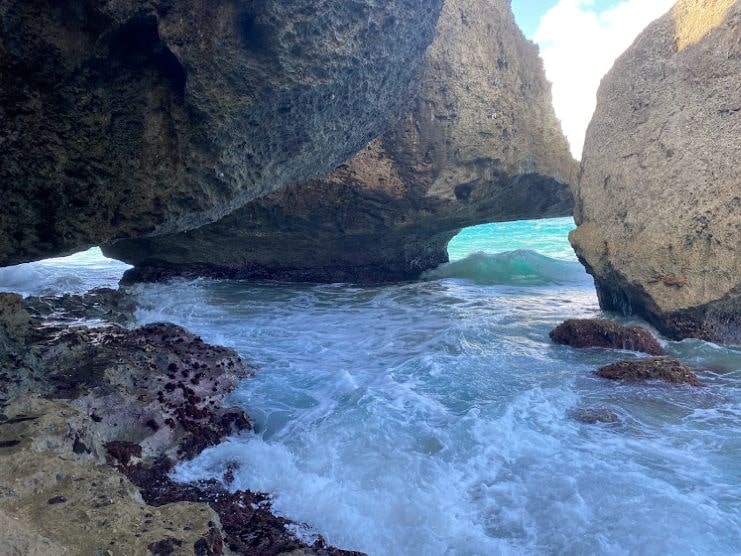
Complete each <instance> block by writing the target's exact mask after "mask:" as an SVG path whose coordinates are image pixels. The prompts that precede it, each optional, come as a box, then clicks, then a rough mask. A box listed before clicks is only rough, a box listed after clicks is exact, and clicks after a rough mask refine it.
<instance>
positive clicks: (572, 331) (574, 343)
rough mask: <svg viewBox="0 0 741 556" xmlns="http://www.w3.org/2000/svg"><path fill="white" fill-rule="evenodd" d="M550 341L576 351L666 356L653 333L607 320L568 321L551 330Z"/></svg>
mask: <svg viewBox="0 0 741 556" xmlns="http://www.w3.org/2000/svg"><path fill="white" fill-rule="evenodd" d="M549 336H550V337H551V340H553V341H554V342H556V343H557V344H562V345H567V346H571V347H574V348H588V347H601V348H609V349H627V350H630V351H640V352H642V353H648V354H649V355H666V351H665V350H664V348H663V347H661V345H660V344H659V342H658V341H657V340H656V338H654V337H653V336H652V335H651V333H650V332H649V331H648V330H646V329H645V328H641V327H640V326H623V325H622V324H619V323H617V322H613V321H611V320H604V319H569V320H567V321H564V322H563V323H561V324H559V325H558V326H557V327H556V328H554V329H553V330H551V333H550V334H549Z"/></svg>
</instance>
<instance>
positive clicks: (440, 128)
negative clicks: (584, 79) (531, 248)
mask: <svg viewBox="0 0 741 556" xmlns="http://www.w3.org/2000/svg"><path fill="white" fill-rule="evenodd" d="M420 87H421V89H420V92H419V93H418V95H417V97H416V99H415V102H414V107H413V110H412V111H411V112H410V113H408V114H407V115H406V116H405V117H404V118H403V119H402V120H401V121H400V122H399V123H398V125H397V126H396V127H395V128H394V129H392V130H391V131H390V132H388V133H387V134H385V135H383V136H382V137H380V138H379V139H377V140H374V141H373V142H371V143H370V144H369V145H368V146H367V147H366V148H365V149H364V150H363V151H362V152H361V153H360V154H358V156H356V157H355V158H354V159H353V160H351V161H350V162H348V163H347V164H343V165H341V166H340V167H339V168H337V169H336V171H334V172H333V173H332V174H330V175H329V176H328V177H326V178H323V179H319V180H313V181H310V182H308V183H304V184H301V185H295V186H291V187H289V188H287V189H285V190H281V191H277V192H275V193H273V194H271V195H268V196H267V197H265V198H262V199H258V200H256V201H254V202H252V203H250V204H248V205H246V206H245V207H244V208H242V209H240V210H238V211H236V212H234V213H233V214H231V215H229V216H227V217H226V218H224V219H222V220H220V221H219V222H217V223H214V224H211V225H207V226H204V227H202V228H199V229H197V230H193V231H190V232H187V233H183V234H173V235H166V236H159V237H156V238H145V239H140V240H131V241H127V240H126V241H119V242H117V243H115V244H113V245H110V246H107V247H106V249H105V252H106V253H107V254H108V255H110V256H113V257H116V258H119V259H122V260H125V261H127V262H129V263H131V264H134V265H136V266H137V267H138V268H136V269H135V270H133V271H132V272H131V273H130V274H129V276H128V277H129V279H150V280H155V279H160V278H162V277H166V276H168V275H172V274H180V275H211V276H231V277H257V278H276V279H287V280H309V281H352V282H377V281H387V280H399V279H408V278H415V277H417V276H418V275H419V274H420V273H421V272H422V271H423V270H426V269H429V268H432V267H435V266H437V265H439V264H440V263H442V262H446V261H447V251H446V246H447V243H448V241H449V240H450V238H452V237H453V236H454V235H455V233H456V232H457V230H458V229H459V228H461V227H465V226H470V225H474V224H479V223H484V222H493V221H505V220H517V219H525V218H539V217H550V216H565V215H569V214H571V195H570V192H569V190H568V187H567V185H566V183H574V182H575V181H576V174H577V168H576V163H575V162H574V161H573V160H572V158H571V156H570V154H569V149H568V146H567V143H566V140H565V138H564V136H563V134H562V132H561V129H560V126H559V122H558V121H557V119H556V118H555V115H554V112H553V108H552V105H551V96H550V85H549V83H548V82H547V81H546V79H545V76H544V73H543V68H542V63H541V61H540V58H539V57H538V52H537V48H536V47H535V46H534V45H533V44H532V43H530V42H529V41H527V40H526V39H525V38H524V36H523V35H522V33H521V32H520V30H519V29H518V27H517V26H516V24H515V22H514V19H513V16H512V13H511V10H510V6H509V2H508V1H506V0H496V1H492V0H468V1H463V0H446V1H445V3H444V6H443V10H442V14H441V16H440V19H439V21H438V24H437V29H436V33H435V38H434V39H433V42H432V44H431V45H430V47H429V48H428V50H427V55H426V61H425V67H424V71H423V75H422V80H421V86H420Z"/></svg>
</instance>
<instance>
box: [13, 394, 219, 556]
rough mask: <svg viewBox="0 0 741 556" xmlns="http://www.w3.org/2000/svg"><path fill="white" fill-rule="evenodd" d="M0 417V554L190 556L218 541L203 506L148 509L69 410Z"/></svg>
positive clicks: (53, 405) (49, 406)
mask: <svg viewBox="0 0 741 556" xmlns="http://www.w3.org/2000/svg"><path fill="white" fill-rule="evenodd" d="M2 411H3V413H2V415H3V417H4V419H3V421H2V422H0V465H2V473H0V523H3V520H4V519H5V520H6V521H5V523H7V524H8V526H7V527H0V546H2V549H0V552H2V553H3V554H19V555H20V554H38V555H49V554H55V555H56V554H58V555H63V554H69V555H70V556H71V555H74V554H105V553H106V551H107V550H110V551H111V552H110V553H112V554H119V553H121V554H149V553H150V552H149V549H148V546H149V545H150V544H154V543H157V542H160V541H162V540H164V539H166V538H171V539H175V540H176V541H177V542H178V543H179V544H177V550H174V551H173V552H172V554H174V555H192V554H195V553H196V551H195V546H196V545H197V544H198V543H200V544H203V541H204V540H208V539H211V538H212V537H215V536H221V532H220V531H221V524H220V522H219V517H218V515H217V514H216V512H215V511H214V510H212V509H211V508H210V507H209V506H208V505H207V504H205V503H192V502H179V501H175V502H174V503H172V504H168V505H166V506H160V507H153V506H151V505H148V504H146V503H145V502H144V500H143V499H142V497H141V495H140V494H139V491H138V490H137V488H136V487H135V486H134V485H133V484H132V483H131V482H129V481H128V480H127V479H126V478H125V477H124V476H123V475H121V474H120V473H118V472H117V471H116V470H115V469H113V468H112V467H111V466H109V465H106V463H105V459H104V452H102V450H101V451H98V450H100V448H101V442H100V439H99V438H98V437H97V433H96V427H95V423H94V422H93V421H91V420H90V419H89V418H88V417H87V416H86V415H85V414H84V413H81V412H80V411H78V410H76V409H75V408H73V407H72V406H70V405H69V404H67V403H64V402H55V401H51V400H44V399H40V398H34V397H30V398H19V399H16V400H14V401H13V402H12V403H11V404H9V405H7V406H5V407H3V408H2ZM83 445H84V446H85V447H86V449H85V450H83V449H82V448H81V446H83ZM204 554H205V553H204ZM212 554H213V552H212Z"/></svg>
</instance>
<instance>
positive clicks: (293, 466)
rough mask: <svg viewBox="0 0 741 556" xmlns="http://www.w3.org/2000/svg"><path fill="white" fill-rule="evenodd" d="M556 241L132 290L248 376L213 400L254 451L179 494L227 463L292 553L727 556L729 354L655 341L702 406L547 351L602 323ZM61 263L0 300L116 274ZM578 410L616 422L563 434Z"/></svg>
mask: <svg viewBox="0 0 741 556" xmlns="http://www.w3.org/2000/svg"><path fill="white" fill-rule="evenodd" d="M571 228H573V222H572V221H571V219H554V220H545V221H537V222H517V223H511V224H497V225H486V226H479V227H476V228H470V229H467V230H464V231H463V232H462V233H461V234H460V235H459V236H458V237H456V238H455V239H454V240H453V241H452V242H451V245H450V247H449V251H450V254H451V260H452V262H451V263H449V264H448V265H444V266H443V267H441V268H438V269H436V270H434V271H432V272H429V273H427V274H426V275H425V277H424V279H423V280H420V281H419V282H415V283H403V284H396V285H391V286H384V287H356V286H349V285H339V284H337V285H307V284H304V285H297V284H280V283H273V282H263V283H254V282H252V283H251V282H239V281H214V280H194V281H182V280H179V281H174V282H171V283H167V284H159V285H144V286H138V287H137V292H138V295H139V296H140V299H141V302H142V307H143V308H142V310H141V311H140V314H139V319H140V321H141V322H152V321H159V320H168V321H172V322H176V323H179V324H182V325H184V326H187V327H189V328H190V329H192V330H194V331H195V332H197V333H199V334H201V335H202V336H203V337H204V338H205V339H206V340H208V341H211V342H217V343H221V344H226V345H229V346H231V347H234V348H235V349H237V350H238V351H239V352H240V353H241V354H242V355H243V356H244V357H245V358H246V359H248V360H249V361H251V362H253V363H255V364H256V365H257V366H258V367H259V370H258V372H257V374H256V376H255V377H253V378H250V379H248V380H245V381H244V382H243V383H242V384H241V386H240V388H239V389H238V390H237V391H236V392H235V393H234V394H233V396H232V399H231V400H230V401H231V402H232V403H234V404H238V405H241V406H242V407H244V408H245V409H246V410H247V411H248V412H249V413H250V415H252V416H253V417H254V420H255V425H256V427H255V432H253V433H248V434H244V435H241V436H237V437H234V438H231V439H229V440H228V441H226V442H224V443H223V444H221V445H219V446H216V447H214V448H211V449H209V450H207V451H205V452H204V453H202V454H201V455H200V456H198V457H197V458H196V459H195V460H193V461H191V462H188V463H185V464H183V465H181V466H180V467H179V468H178V470H177V472H176V477H177V478H178V479H181V480H193V479H201V478H211V477H221V476H223V473H224V471H225V470H226V466H227V465H228V464H230V463H236V464H238V465H239V468H238V470H237V471H236V473H235V483H234V485H235V487H236V488H248V489H252V490H259V491H265V492H269V493H271V494H272V496H273V505H274V509H275V511H276V512H278V513H280V514H282V515H285V516H287V517H289V518H291V519H293V520H296V521H298V522H300V523H303V524H305V527H303V528H302V529H301V530H300V533H301V534H302V535H305V536H306V537H307V538H310V537H311V536H312V535H314V534H317V533H320V534H322V535H323V536H324V537H325V538H326V539H327V540H328V541H329V542H330V543H332V544H335V545H337V546H340V547H343V548H348V549H355V550H362V551H365V552H367V553H369V554H371V555H374V556H375V555H420V556H421V555H425V556H427V555H492V554H616V555H618V554H645V555H656V554H662V555H663V554H672V555H682V554H697V555H708V554H729V555H730V554H738V553H740V552H741V349H739V348H730V347H720V346H716V345H713V344H709V343H705V342H700V341H694V340H691V341H684V342H668V341H664V340H662V341H663V343H664V344H665V345H666V347H667V349H668V350H669V351H670V352H671V353H672V354H673V355H675V356H677V357H679V358H681V359H682V360H684V361H685V362H688V363H690V364H691V365H693V366H696V367H699V368H701V369H702V370H701V371H699V373H698V374H699V375H700V377H701V380H702V381H703V382H704V383H705V385H706V386H705V387H704V388H690V387H685V386H673V385H664V384H654V383H649V384H645V385H621V384H617V383H613V382H611V381H605V380H603V379H600V378H598V377H596V376H594V375H593V373H592V371H593V370H594V369H595V368H596V367H598V366H600V365H603V364H607V363H610V362H613V361H615V360H616V359H618V358H631V357H640V355H638V354H635V353H630V352H620V353H615V352H610V351H607V350H598V349H594V350H573V349H570V348H567V347H563V346H555V345H552V344H551V343H550V342H549V340H548V332H549V331H550V330H551V329H552V328H553V327H554V326H556V325H557V324H558V323H559V322H561V321H562V320H564V319H566V318H570V317H594V316H601V315H602V313H601V312H600V309H599V307H598V305H597V300H596V296H595V292H594V288H593V284H592V281H591V278H590V277H589V276H588V275H586V273H585V272H584V271H583V269H582V268H581V266H580V265H579V263H578V262H576V260H575V258H574V255H573V252H572V251H571V249H570V247H569V245H568V241H567V239H566V235H567V234H568V231H569V230H570V229H571ZM76 257H77V258H75V259H73V260H72V262H70V260H69V259H67V260H65V261H56V262H45V263H43V265H42V266H41V267H40V265H39V264H35V265H28V266H26V267H24V268H23V269H20V270H19V269H17V268H15V269H4V270H0V287H5V288H10V289H13V288H15V289H16V290H17V289H20V290H22V291H24V292H28V293H34V292H36V291H37V290H46V291H47V292H48V291H55V289H56V291H61V290H63V289H64V288H65V287H67V288H72V289H82V288H85V287H89V286H90V285H92V283H93V282H96V281H99V282H100V283H101V284H109V283H110V281H111V280H112V279H113V278H114V275H116V273H120V272H122V271H123V270H124V269H125V266H124V265H121V264H120V263H115V262H111V261H105V260H104V259H102V258H101V256H100V253H99V252H87V253H86V254H83V255H77V256H76ZM73 263H74V264H73ZM39 268H41V269H42V270H43V272H41V271H39V273H38V274H36V272H37V271H38V270H39ZM47 271H48V273H47ZM19 273H20V274H19ZM19 276H21V277H22V276H30V278H29V279H28V280H25V281H24V280H23V279H22V278H20V277H19ZM74 276H77V277H78V278H77V279H72V278H73V277H74ZM621 320H623V321H624V322H637V321H633V320H626V319H621ZM583 409H598V410H609V411H612V412H614V413H615V414H617V415H618V417H619V422H617V423H600V424H585V423H582V422H579V421H578V420H577V419H575V415H576V414H577V413H578V412H579V411H580V410H583Z"/></svg>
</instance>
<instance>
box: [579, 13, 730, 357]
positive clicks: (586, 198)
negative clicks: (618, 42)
mask: <svg viewBox="0 0 741 556" xmlns="http://www.w3.org/2000/svg"><path fill="white" fill-rule="evenodd" d="M739 91H741V1H738V0H736V1H734V0H714V1H712V2H707V1H704V0H703V1H701V0H682V1H680V2H678V3H677V5H676V6H675V7H674V9H673V10H672V11H670V12H669V13H668V14H666V15H665V16H664V17H662V18H660V19H659V20H657V21H656V22H654V23H653V24H652V25H650V26H649V27H648V28H647V29H646V30H645V31H644V32H643V33H642V34H641V35H640V37H639V38H638V39H637V40H636V42H635V43H634V44H633V46H631V47H630V49H628V51H627V52H626V53H625V54H623V55H622V56H621V57H620V58H619V59H618V61H617V62H616V63H615V66H614V67H613V68H612V70H611V71H610V73H609V74H608V75H607V76H606V77H605V79H604V80H603V81H602V85H601V87H600V90H599V94H598V106H597V110H596V113H595V115H594V118H593V120H592V122H591V124H590V126H589V130H588V132H587V138H586V144H585V148H584V157H583V160H582V175H581V179H580V182H579V185H578V188H577V190H576V197H577V201H576V211H575V216H576V221H577V224H578V225H579V227H578V229H577V230H576V231H574V232H573V233H572V235H571V242H572V244H573V246H574V248H575V250H576V252H577V254H578V255H579V258H580V259H581V261H582V262H583V263H584V264H585V266H586V267H587V270H588V271H589V273H590V274H592V275H593V276H594V278H595V283H596V285H597V291H598V294H599V298H600V303H601V305H602V307H604V308H606V309H610V310H616V311H620V312H622V313H625V314H637V315H640V316H641V317H643V318H645V319H646V320H648V321H649V322H651V323H652V324H653V325H654V326H656V328H658V329H659V330H660V331H661V332H662V333H663V334H664V335H666V336H668V337H670V338H673V339H681V338H688V337H694V338H701V339H704V340H709V341H714V342H722V343H731V344H733V343H741V173H740V172H739V168H738V163H737V161H738V159H739V156H741V143H740V142H739V137H741V94H740V93H739Z"/></svg>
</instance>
